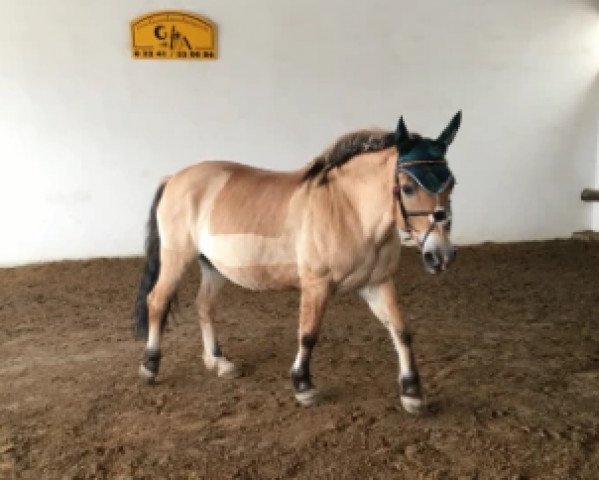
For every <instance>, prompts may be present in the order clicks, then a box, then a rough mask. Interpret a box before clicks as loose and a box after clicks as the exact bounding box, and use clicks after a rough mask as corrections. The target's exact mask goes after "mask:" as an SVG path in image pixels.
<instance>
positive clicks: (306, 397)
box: [295, 388, 320, 407]
mask: <svg viewBox="0 0 599 480" xmlns="http://www.w3.org/2000/svg"><path fill="white" fill-rule="evenodd" d="M295 399H296V400H297V401H298V402H299V403H300V404H301V405H302V406H304V407H312V406H314V405H316V404H317V403H318V402H319V400H320V395H319V394H318V390H317V389H315V388H310V389H309V390H304V391H303V392H296V394H295Z"/></svg>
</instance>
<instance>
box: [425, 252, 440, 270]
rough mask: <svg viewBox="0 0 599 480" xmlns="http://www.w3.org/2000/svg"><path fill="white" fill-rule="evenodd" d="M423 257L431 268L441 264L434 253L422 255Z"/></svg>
mask: <svg viewBox="0 0 599 480" xmlns="http://www.w3.org/2000/svg"><path fill="white" fill-rule="evenodd" d="M422 257H423V259H424V263H425V264H426V265H428V266H429V267H435V266H437V264H438V263H439V262H437V259H436V258H435V255H433V253H432V252H424V253H423V254H422Z"/></svg>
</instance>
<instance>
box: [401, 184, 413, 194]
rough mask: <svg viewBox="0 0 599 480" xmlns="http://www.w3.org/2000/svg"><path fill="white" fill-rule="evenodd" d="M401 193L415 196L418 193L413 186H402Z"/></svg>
mask: <svg viewBox="0 0 599 480" xmlns="http://www.w3.org/2000/svg"><path fill="white" fill-rule="evenodd" d="M401 191H402V192H403V194H404V195H408V196H410V195H414V192H415V191H416V189H415V188H414V187H413V186H412V185H407V184H406V185H402V186H401Z"/></svg>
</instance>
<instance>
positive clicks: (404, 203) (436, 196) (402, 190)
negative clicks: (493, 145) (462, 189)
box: [394, 112, 462, 273]
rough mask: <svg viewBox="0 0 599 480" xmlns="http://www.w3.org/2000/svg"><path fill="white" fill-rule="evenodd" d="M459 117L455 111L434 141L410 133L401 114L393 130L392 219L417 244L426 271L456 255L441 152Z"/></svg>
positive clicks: (449, 181) (449, 184) (450, 183)
mask: <svg viewBox="0 0 599 480" xmlns="http://www.w3.org/2000/svg"><path fill="white" fill-rule="evenodd" d="M461 119H462V113H461V112H458V113H456V114H455V116H454V117H453V119H452V120H451V121H450V122H449V125H447V127H446V128H445V130H443V132H441V135H439V137H438V138H437V139H436V140H433V139H430V138H424V137H420V136H419V135H416V134H410V133H409V132H408V129H407V128H406V125H405V123H404V121H403V117H402V118H400V119H399V123H398V125H397V130H396V132H395V143H396V146H397V151H398V157H397V168H396V173H395V175H396V178H395V189H394V194H395V197H396V199H397V202H398V204H399V208H398V209H397V219H396V221H397V225H398V227H399V228H400V229H401V230H404V231H407V232H409V234H410V236H411V237H412V239H413V240H414V241H415V242H416V243H417V244H418V246H419V247H420V251H421V252H422V260H423V262H424V268H425V269H426V270H427V271H428V272H429V273H439V272H440V271H442V270H445V269H446V268H447V267H448V266H449V265H450V264H451V263H452V262H453V260H454V259H455V255H456V250H455V247H454V246H453V245H452V243H451V240H450V239H449V234H450V230H451V203H450V196H451V192H452V190H453V187H454V184H455V179H454V177H453V174H452V173H451V170H449V167H448V166H447V160H446V159H445V152H446V151H447V147H449V145H450V144H451V142H452V141H453V139H454V137H455V135H456V133H457V131H458V128H459V127H460V121H461Z"/></svg>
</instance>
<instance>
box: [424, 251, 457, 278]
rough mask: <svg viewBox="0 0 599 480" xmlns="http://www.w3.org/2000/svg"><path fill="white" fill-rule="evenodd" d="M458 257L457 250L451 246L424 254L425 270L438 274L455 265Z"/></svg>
mask: <svg viewBox="0 0 599 480" xmlns="http://www.w3.org/2000/svg"><path fill="white" fill-rule="evenodd" d="M455 257H456V248H455V247H454V246H452V245H450V246H449V247H447V248H433V249H430V250H424V251H423V252H422V262H423V263H424V269H425V270H426V271H427V272H428V273H432V274H437V273H440V272H442V271H443V270H447V268H448V267H449V266H450V265H451V264H452V263H453V261H454V260H455Z"/></svg>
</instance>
